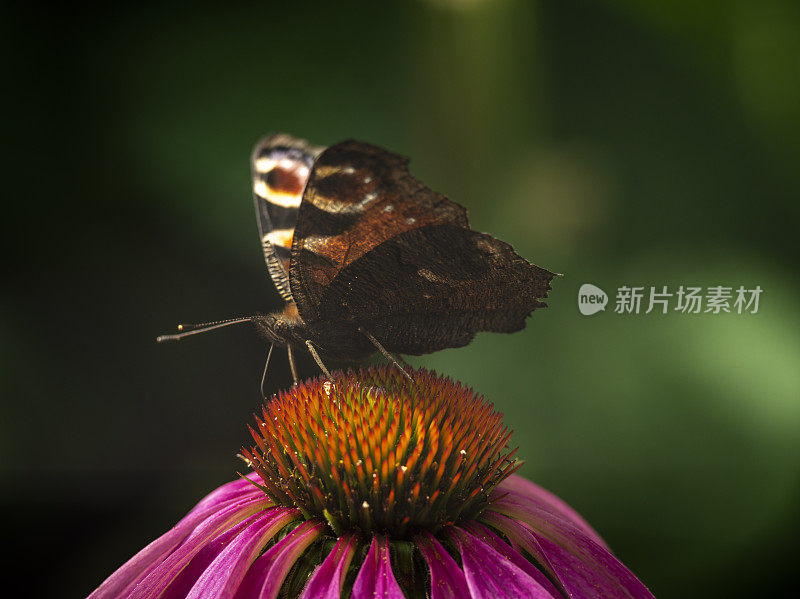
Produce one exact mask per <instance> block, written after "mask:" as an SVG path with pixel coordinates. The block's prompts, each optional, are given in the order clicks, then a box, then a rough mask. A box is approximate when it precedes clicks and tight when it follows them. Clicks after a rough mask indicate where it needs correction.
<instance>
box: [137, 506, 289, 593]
mask: <svg viewBox="0 0 800 599" xmlns="http://www.w3.org/2000/svg"><path fill="white" fill-rule="evenodd" d="M271 506H272V501H271V500H269V499H268V498H267V497H265V496H263V495H262V496H260V497H259V496H255V497H249V496H248V498H245V499H231V500H229V502H228V503H222V504H218V505H211V506H209V508H207V509H208V510H209V511H210V512H211V515H210V516H209V517H208V518H207V519H206V520H204V521H203V522H201V523H199V524H198V525H197V526H196V527H195V529H194V530H193V531H191V534H189V535H188V536H187V537H186V538H185V539H184V541H183V543H182V544H181V545H179V546H178V547H177V548H176V549H175V550H174V551H173V552H172V553H170V554H169V555H166V556H164V557H163V559H162V560H160V561H159V563H158V564H156V566H155V567H154V568H152V570H151V571H150V572H149V573H148V574H147V576H145V577H142V578H140V579H139V581H138V582H137V583H136V584H135V586H130V587H129V590H128V592H127V593H126V594H125V596H129V597H130V598H131V599H148V598H151V597H158V596H159V595H160V594H161V593H162V592H164V589H166V588H167V586H168V585H169V584H170V583H171V582H172V581H173V580H174V579H175V577H176V576H178V574H179V573H180V572H181V570H183V569H184V568H185V567H186V565H187V564H188V563H189V562H191V561H192V559H193V558H194V556H195V555H197V554H198V553H199V552H200V551H201V550H202V549H203V547H204V546H205V545H206V543H208V542H209V541H211V540H212V539H214V538H215V537H217V536H219V535H220V534H222V533H223V532H224V531H226V530H228V529H230V528H232V527H233V526H235V525H236V524H238V523H239V522H241V521H242V520H245V519H247V518H249V517H250V516H252V515H253V514H256V513H258V512H262V511H264V510H265V509H269V508H270V507H271ZM277 509H282V508H277Z"/></svg>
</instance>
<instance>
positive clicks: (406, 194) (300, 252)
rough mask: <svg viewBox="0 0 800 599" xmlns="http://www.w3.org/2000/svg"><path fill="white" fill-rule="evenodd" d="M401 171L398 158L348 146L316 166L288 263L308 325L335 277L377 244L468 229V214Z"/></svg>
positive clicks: (295, 295)
mask: <svg viewBox="0 0 800 599" xmlns="http://www.w3.org/2000/svg"><path fill="white" fill-rule="evenodd" d="M407 165H408V159H406V158H404V157H402V156H398V155H397V154H394V153H392V152H389V151H387V150H384V149H383V148H379V147H377V146H373V145H371V144H368V143H364V142H359V141H354V140H350V141H345V142H342V143H338V144H336V145H333V146H331V147H329V148H327V149H326V150H325V151H323V152H322V154H320V155H319V157H318V158H317V160H316V161H315V162H314V166H313V169H312V171H311V174H310V176H309V180H308V183H307V184H306V188H305V192H304V193H303V200H302V202H301V204H300V207H299V211H298V214H297V222H296V225H295V230H294V241H293V243H292V251H291V260H290V264H289V280H290V281H291V288H292V296H293V299H294V301H295V302H296V304H297V308H298V310H299V312H300V315H301V316H302V317H303V318H304V319H305V320H306V321H307V322H313V321H315V320H318V319H320V318H322V314H321V312H320V307H319V306H320V302H321V301H322V299H323V297H324V294H325V289H326V288H327V287H328V286H329V285H330V284H331V283H332V282H333V281H334V280H335V279H336V278H337V276H338V275H339V273H340V272H341V271H342V270H343V269H345V268H347V267H348V266H349V265H351V264H353V263H354V262H356V261H358V260H359V259H361V258H363V257H364V256H367V255H369V253H370V252H372V251H374V249H375V248H377V247H379V246H380V245H381V244H382V243H384V242H386V241H388V240H390V239H392V238H394V237H397V236H399V235H402V234H403V233H405V232H407V231H412V230H415V229H419V228H421V227H426V226H430V225H437V224H438V225H444V224H448V225H450V226H451V227H454V228H463V229H465V230H468V229H467V227H468V223H467V212H466V209H465V208H464V207H462V206H460V205H458V204H456V203H455V202H452V201H450V200H448V199H447V198H446V197H445V196H443V195H442V194H440V193H437V192H435V191H433V190H432V189H430V188H428V187H426V186H425V185H423V184H422V183H420V182H419V181H417V180H416V179H415V178H414V177H412V176H411V175H410V174H409V172H408V166H407ZM386 275H387V276H388V277H390V278H391V276H392V274H391V272H389V273H386Z"/></svg>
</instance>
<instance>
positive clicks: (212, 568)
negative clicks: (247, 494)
mask: <svg viewBox="0 0 800 599" xmlns="http://www.w3.org/2000/svg"><path fill="white" fill-rule="evenodd" d="M293 512H294V510H291V509H289V508H277V509H275V510H270V511H269V512H266V513H264V515H262V516H260V517H259V518H258V519H256V520H255V521H254V522H253V523H252V524H251V525H250V526H249V527H247V528H246V529H245V530H244V531H242V532H241V533H240V534H239V535H238V536H237V537H236V538H234V539H233V540H232V541H231V543H230V544H229V545H228V546H227V547H225V549H223V550H222V552H220V554H219V555H218V556H217V557H216V558H215V559H214V561H213V562H211V564H210V565H209V566H208V568H206V569H205V571H203V573H202V574H201V576H200V578H198V579H197V582H195V584H194V586H192V588H191V590H190V591H189V593H188V594H187V595H186V599H230V598H232V597H233V596H234V594H235V593H236V590H237V589H238V588H239V585H240V584H241V582H242V580H243V579H244V577H245V574H246V573H247V569H248V568H249V567H250V564H252V563H253V561H254V560H255V559H256V557H257V556H258V554H259V553H261V550H262V549H263V548H264V546H265V545H266V544H267V543H268V542H269V541H270V540H271V539H272V537H274V536H275V534H277V532H278V531H280V530H281V529H282V528H283V527H284V526H286V525H287V524H288V523H289V522H291V521H292V520H293V519H294V518H295V514H294V513H293Z"/></svg>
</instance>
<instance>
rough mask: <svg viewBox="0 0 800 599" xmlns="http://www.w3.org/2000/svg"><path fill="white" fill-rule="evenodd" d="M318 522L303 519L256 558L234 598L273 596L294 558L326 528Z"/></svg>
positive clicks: (245, 598) (270, 598) (267, 597)
mask: <svg viewBox="0 0 800 599" xmlns="http://www.w3.org/2000/svg"><path fill="white" fill-rule="evenodd" d="M326 526H327V525H326V524H324V523H322V522H314V521H313V520H309V521H307V522H303V523H302V524H301V525H300V526H298V527H297V528H295V529H294V530H293V531H292V532H291V533H289V534H288V535H286V536H285V537H284V538H283V539H281V540H280V541H279V542H278V543H276V544H275V545H274V546H273V547H270V548H269V551H267V552H266V553H265V554H264V555H262V556H261V557H259V558H258V559H257V560H256V561H255V562H253V565H252V566H251V567H250V570H249V571H248V573H247V576H245V578H244V580H243V581H242V584H241V586H240V587H239V590H238V592H237V593H236V599H275V597H276V596H277V595H278V591H280V590H281V585H282V584H283V579H284V578H286V575H287V574H288V573H289V570H290V569H291V568H292V566H293V565H294V563H295V562H296V561H297V558H298V557H300V555H301V554H302V553H303V551H305V550H306V548H307V547H308V546H309V545H310V544H311V543H313V542H314V541H316V540H317V538H318V537H319V535H320V534H321V533H322V531H323V530H325V528H326Z"/></svg>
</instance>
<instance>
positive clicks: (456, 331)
mask: <svg viewBox="0 0 800 599" xmlns="http://www.w3.org/2000/svg"><path fill="white" fill-rule="evenodd" d="M554 276H555V275H554V274H553V273H551V272H549V271H547V270H545V269H543V268H540V267H538V266H534V265H532V264H530V263H529V262H527V261H526V260H524V259H523V258H521V257H520V256H518V255H517V254H516V253H515V252H514V250H513V248H512V247H511V246H510V245H509V244H507V243H505V242H503V241H500V240H498V239H495V238H494V237H491V236H490V235H486V234H484V233H478V232H476V231H472V230H470V229H468V228H464V227H459V226H454V225H449V224H445V225H429V226H425V227H420V228H417V229H413V230H410V231H406V232H404V233H401V234H400V235H397V236H394V237H392V238H391V239H389V240H387V241H385V242H384V243H382V244H380V245H379V246H377V247H375V248H374V249H372V251H370V252H368V253H367V254H364V255H362V256H361V257H360V258H359V259H358V260H356V261H354V262H352V263H350V264H349V265H348V266H347V267H345V268H344V269H343V270H342V271H341V272H340V273H339V274H338V276H337V277H336V279H335V280H334V281H333V282H332V283H331V284H330V285H329V286H328V287H326V288H325V290H324V292H323V295H322V300H321V302H320V304H319V314H320V318H321V319H324V320H329V321H336V320H341V319H342V318H343V316H344V317H345V318H346V319H347V320H349V321H351V322H353V323H354V324H357V325H360V326H363V327H364V328H366V329H367V330H369V331H370V332H371V333H372V334H373V335H374V336H375V337H376V338H378V339H379V340H380V341H381V343H383V344H384V345H385V346H386V347H387V348H389V349H390V351H395V352H399V353H404V354H414V355H420V354H426V353H430V352H433V351H438V350H440V349H444V348H446V347H459V346H462V345H466V344H467V343H469V342H470V340H471V339H472V338H473V337H474V336H475V334H476V333H477V332H479V331H492V332H501V333H511V332H514V331H518V330H520V329H521V328H523V327H524V326H525V319H526V318H527V317H528V316H529V315H530V313H531V312H532V311H533V310H535V309H536V308H541V307H544V306H545V304H544V303H543V301H542V299H543V298H545V297H546V296H547V293H548V291H549V289H550V281H551V280H552V278H553V277H554Z"/></svg>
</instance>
